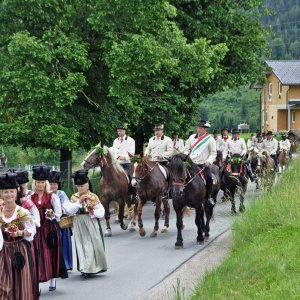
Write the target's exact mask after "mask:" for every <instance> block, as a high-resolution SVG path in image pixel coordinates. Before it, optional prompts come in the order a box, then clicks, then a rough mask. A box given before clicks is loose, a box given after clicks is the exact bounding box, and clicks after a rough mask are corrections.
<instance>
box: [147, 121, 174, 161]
mask: <svg viewBox="0 0 300 300" xmlns="http://www.w3.org/2000/svg"><path fill="white" fill-rule="evenodd" d="M145 155H146V156H148V158H149V160H150V161H158V162H159V163H160V164H161V165H166V164H167V162H168V161H167V159H166V158H169V157H171V156H172V155H173V143H172V140H171V139H170V138H169V137H167V136H165V135H164V125H162V124H157V125H155V127H154V136H153V137H151V138H150V139H149V142H148V146H147V148H146V150H145Z"/></svg>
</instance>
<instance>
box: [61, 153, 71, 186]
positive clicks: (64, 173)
mask: <svg viewBox="0 0 300 300" xmlns="http://www.w3.org/2000/svg"><path fill="white" fill-rule="evenodd" d="M60 172H61V177H62V183H63V185H64V187H65V188H67V189H68V190H69V188H70V181H71V174H72V151H71V150H69V149H60Z"/></svg>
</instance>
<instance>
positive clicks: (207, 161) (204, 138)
mask: <svg viewBox="0 0 300 300" xmlns="http://www.w3.org/2000/svg"><path fill="white" fill-rule="evenodd" d="M209 127H210V123H209V122H207V121H202V120H201V121H200V122H199V123H198V124H197V134H192V135H191V136H190V137H189V139H188V140H187V142H186V145H185V149H184V152H185V153H186V154H189V156H190V158H191V160H192V161H193V162H194V163H195V164H197V165H198V166H199V167H200V168H201V169H202V170H203V171H204V173H205V175H206V202H207V204H208V205H210V206H214V205H215V201H214V199H213V198H212V197H211V193H212V185H213V179H212V174H211V170H210V168H209V166H210V165H211V164H212V163H213V162H214V161H215V159H216V157H217V146H216V141H215V139H214V138H213V137H212V136H211V135H210V134H208V133H207V132H206V131H207V129H208V128H209Z"/></svg>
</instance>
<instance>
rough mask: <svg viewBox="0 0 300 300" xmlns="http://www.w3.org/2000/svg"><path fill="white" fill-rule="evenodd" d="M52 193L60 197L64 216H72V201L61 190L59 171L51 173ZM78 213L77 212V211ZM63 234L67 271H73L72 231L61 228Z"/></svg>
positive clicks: (62, 241) (62, 243)
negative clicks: (70, 208) (69, 208)
mask: <svg viewBox="0 0 300 300" xmlns="http://www.w3.org/2000/svg"><path fill="white" fill-rule="evenodd" d="M49 182H50V187H51V191H52V192H53V193H54V194H56V195H57V196H58V198H59V199H60V202H61V206H62V210H63V215H64V214H67V213H69V214H72V212H71V213H70V212H69V211H68V207H69V206H70V200H69V198H68V196H67V195H66V193H65V192H64V191H62V190H61V189H60V182H61V179H60V172H59V171H51V172H50V177H49ZM75 211H76V210H75ZM60 234H61V245H62V251H63V255H64V260H65V265H66V268H67V270H72V269H73V257H72V240H71V236H72V230H71V227H70V228H64V229H61V228H60Z"/></svg>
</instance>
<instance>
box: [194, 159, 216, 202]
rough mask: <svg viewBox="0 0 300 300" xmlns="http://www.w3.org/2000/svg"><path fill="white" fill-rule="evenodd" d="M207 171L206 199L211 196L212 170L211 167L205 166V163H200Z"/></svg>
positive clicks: (205, 171)
mask: <svg viewBox="0 0 300 300" xmlns="http://www.w3.org/2000/svg"><path fill="white" fill-rule="evenodd" d="M198 166H199V167H200V168H201V169H202V170H203V171H204V173H205V176H206V199H209V198H211V192H212V185H213V179H212V174H211V170H210V168H209V167H205V166H204V165H202V164H201V165H198Z"/></svg>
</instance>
